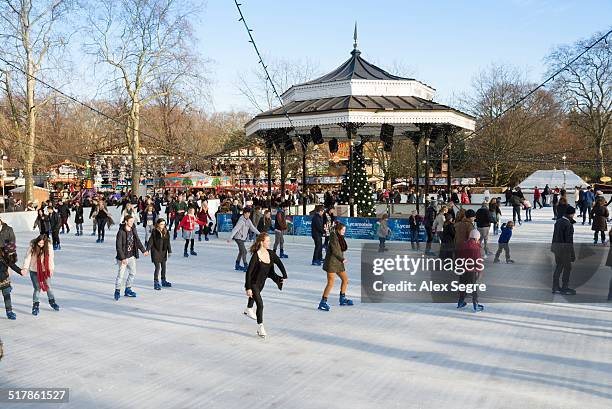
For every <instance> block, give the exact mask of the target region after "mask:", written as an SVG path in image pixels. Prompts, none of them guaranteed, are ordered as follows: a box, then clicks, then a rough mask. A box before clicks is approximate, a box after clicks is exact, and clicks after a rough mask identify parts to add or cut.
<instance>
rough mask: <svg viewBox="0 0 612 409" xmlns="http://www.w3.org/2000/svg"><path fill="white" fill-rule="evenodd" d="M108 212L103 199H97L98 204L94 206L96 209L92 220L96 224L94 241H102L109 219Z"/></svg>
mask: <svg viewBox="0 0 612 409" xmlns="http://www.w3.org/2000/svg"><path fill="white" fill-rule="evenodd" d="M109 218H110V214H109V213H108V208H107V207H106V203H104V201H102V200H99V201H98V205H97V206H96V211H95V213H94V221H95V223H96V224H97V225H98V228H97V229H98V239H97V240H96V243H104V235H105V232H106V225H107V223H108V221H109Z"/></svg>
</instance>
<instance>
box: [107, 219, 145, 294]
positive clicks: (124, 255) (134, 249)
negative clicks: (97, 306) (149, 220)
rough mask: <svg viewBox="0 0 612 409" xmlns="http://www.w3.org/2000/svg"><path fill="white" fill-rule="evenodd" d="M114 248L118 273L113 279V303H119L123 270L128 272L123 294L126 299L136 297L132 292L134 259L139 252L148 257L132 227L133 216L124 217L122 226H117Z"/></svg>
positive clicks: (134, 268)
mask: <svg viewBox="0 0 612 409" xmlns="http://www.w3.org/2000/svg"><path fill="white" fill-rule="evenodd" d="M115 247H116V250H117V256H116V259H117V262H118V263H119V271H118V272H117V278H116V279H115V301H119V298H120V297H121V288H122V287H123V276H124V275H125V270H129V272H128V276H127V280H126V282H125V291H124V293H123V294H124V295H125V296H126V297H136V293H135V292H134V291H133V290H132V285H133V284H134V277H135V276H136V259H138V251H139V250H140V251H141V252H142V253H143V254H144V256H145V257H146V256H148V255H149V252H148V251H147V249H145V247H144V246H143V245H142V243H141V242H140V239H139V238H138V232H137V231H136V228H135V227H134V216H129V215H128V216H125V219H124V220H123V224H121V225H120V226H119V231H118V232H117V241H116V243H115Z"/></svg>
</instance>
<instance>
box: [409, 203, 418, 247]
mask: <svg viewBox="0 0 612 409" xmlns="http://www.w3.org/2000/svg"><path fill="white" fill-rule="evenodd" d="M420 225H421V219H420V218H419V216H418V215H417V211H416V210H413V211H412V212H410V217H408V228H409V230H410V246H411V247H412V250H419V247H420V246H419V226H420Z"/></svg>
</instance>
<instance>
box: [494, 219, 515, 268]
mask: <svg viewBox="0 0 612 409" xmlns="http://www.w3.org/2000/svg"><path fill="white" fill-rule="evenodd" d="M513 228H514V223H513V222H512V221H508V223H502V225H501V233H500V235H499V238H498V239H497V252H496V253H495V259H494V260H493V262H495V263H499V256H500V255H501V253H502V251H503V252H504V253H505V255H506V263H510V264H511V263H514V260H512V259H511V258H510V239H511V238H512V229H513Z"/></svg>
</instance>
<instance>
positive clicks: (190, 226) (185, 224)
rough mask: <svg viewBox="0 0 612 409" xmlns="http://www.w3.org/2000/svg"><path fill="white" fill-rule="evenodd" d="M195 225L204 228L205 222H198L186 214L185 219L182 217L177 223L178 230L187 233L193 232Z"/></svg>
mask: <svg viewBox="0 0 612 409" xmlns="http://www.w3.org/2000/svg"><path fill="white" fill-rule="evenodd" d="M196 224H199V225H200V226H205V225H206V222H203V221H201V220H199V219H198V218H197V217H195V216H192V215H190V214H186V215H185V217H183V220H181V222H180V223H179V225H178V228H179V229H184V230H187V231H194V230H195V227H196Z"/></svg>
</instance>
